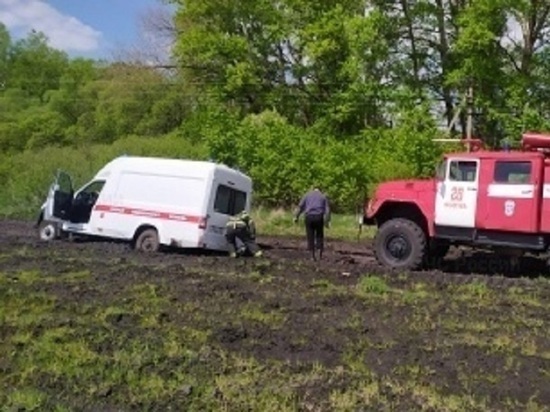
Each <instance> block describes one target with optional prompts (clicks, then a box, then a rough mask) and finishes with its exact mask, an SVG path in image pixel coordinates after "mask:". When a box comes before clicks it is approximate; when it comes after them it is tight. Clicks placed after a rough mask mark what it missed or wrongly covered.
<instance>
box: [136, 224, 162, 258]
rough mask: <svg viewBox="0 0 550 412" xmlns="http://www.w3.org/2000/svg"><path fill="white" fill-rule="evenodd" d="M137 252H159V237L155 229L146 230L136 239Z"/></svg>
mask: <svg viewBox="0 0 550 412" xmlns="http://www.w3.org/2000/svg"><path fill="white" fill-rule="evenodd" d="M135 247H136V250H139V251H141V252H147V253H150V252H156V251H158V250H159V247H160V242H159V236H158V233H157V231H156V230H155V229H145V230H144V231H143V232H141V233H140V234H139V236H138V237H137V239H136V246H135Z"/></svg>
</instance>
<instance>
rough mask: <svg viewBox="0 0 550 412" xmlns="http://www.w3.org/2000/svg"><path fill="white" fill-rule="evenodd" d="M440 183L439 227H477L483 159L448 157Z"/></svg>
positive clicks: (437, 204) (436, 217)
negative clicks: (480, 174)
mask: <svg viewBox="0 0 550 412" xmlns="http://www.w3.org/2000/svg"><path fill="white" fill-rule="evenodd" d="M445 171H446V173H445V175H444V176H443V178H442V179H440V180H439V181H438V182H437V190H436V200H435V217H434V219H435V224H436V225H437V226H450V227H464V228H474V227H475V217H476V209H477V194H478V188H479V159H460V158H448V159H447V161H446V164H445Z"/></svg>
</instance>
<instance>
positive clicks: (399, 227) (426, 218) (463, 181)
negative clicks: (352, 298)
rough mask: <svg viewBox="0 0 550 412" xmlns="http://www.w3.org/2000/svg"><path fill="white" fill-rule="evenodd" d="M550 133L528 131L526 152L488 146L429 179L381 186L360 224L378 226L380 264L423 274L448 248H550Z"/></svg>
mask: <svg viewBox="0 0 550 412" xmlns="http://www.w3.org/2000/svg"><path fill="white" fill-rule="evenodd" d="M549 153H550V135H544V134H537V133H526V134H524V135H523V136H522V142H521V149H520V150H512V151H492V150H485V149H484V148H483V147H480V146H478V147H476V149H475V150H473V151H470V152H464V153H450V154H446V155H445V156H443V159H442V161H441V163H440V164H439V166H438V168H437V171H436V175H435V177H434V178H432V179H429V180H399V181H390V182H385V183H382V184H380V185H379V186H378V187H377V189H376V192H375V195H374V197H373V198H372V199H370V200H369V201H368V203H367V204H366V205H365V208H364V213H363V216H362V224H369V225H373V224H374V225H376V226H377V232H376V235H375V239H374V248H375V255H376V258H377V260H378V262H379V263H381V264H382V265H384V266H388V267H392V268H398V269H412V270H414V269H418V268H420V267H421V266H423V265H425V264H426V262H429V261H432V260H434V259H437V258H442V257H444V256H445V255H446V254H447V252H448V250H449V248H450V246H451V245H469V246H473V247H484V248H492V249H499V250H501V251H506V252H512V253H519V254H522V253H525V252H528V251H529V252H533V253H536V254H541V253H544V252H547V251H548V248H549V246H550V156H549Z"/></svg>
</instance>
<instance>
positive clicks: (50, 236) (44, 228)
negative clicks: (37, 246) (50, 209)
mask: <svg viewBox="0 0 550 412" xmlns="http://www.w3.org/2000/svg"><path fill="white" fill-rule="evenodd" d="M38 236H39V238H40V240H42V241H44V242H50V241H52V240H54V239H56V238H57V237H58V229H57V224H56V223H55V222H52V221H49V220H43V221H41V222H40V224H39V225H38Z"/></svg>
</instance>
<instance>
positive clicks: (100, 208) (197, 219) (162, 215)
mask: <svg viewBox="0 0 550 412" xmlns="http://www.w3.org/2000/svg"><path fill="white" fill-rule="evenodd" d="M94 211H97V212H107V213H118V214H121V215H133V216H147V217H153V218H155V219H162V220H177V221H179V222H190V223H201V222H203V221H204V218H202V217H201V216H193V215H186V214H183V213H169V212H159V211H156V210H147V209H136V208H131V207H119V206H109V205H95V206H94Z"/></svg>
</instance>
